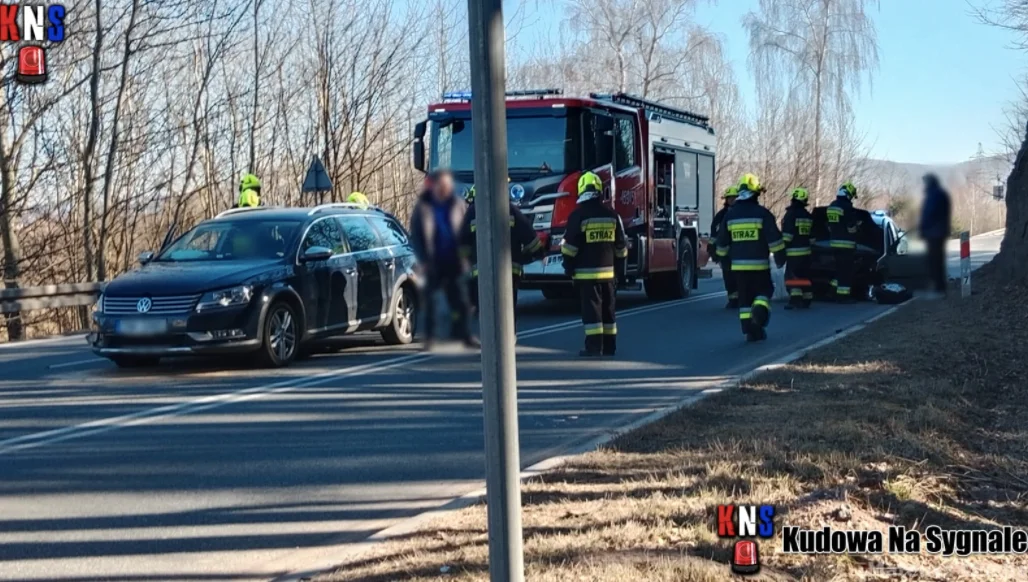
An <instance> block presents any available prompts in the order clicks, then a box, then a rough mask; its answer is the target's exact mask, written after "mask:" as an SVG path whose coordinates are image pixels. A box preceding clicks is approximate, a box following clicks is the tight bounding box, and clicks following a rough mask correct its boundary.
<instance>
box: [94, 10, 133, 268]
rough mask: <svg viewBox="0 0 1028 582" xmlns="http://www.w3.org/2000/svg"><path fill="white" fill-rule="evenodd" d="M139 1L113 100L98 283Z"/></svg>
mask: <svg viewBox="0 0 1028 582" xmlns="http://www.w3.org/2000/svg"><path fill="white" fill-rule="evenodd" d="M139 2H140V0H133V2H132V13H131V15H130V16H129V23H128V28H127V29H126V30H125V50H124V52H123V53H122V58H121V78H120V79H119V80H118V94H117V96H116V97H115V99H114V117H113V118H112V119H111V142H110V144H109V146H108V149H107V165H106V168H105V170H104V185H103V198H102V200H103V208H102V212H101V214H100V241H99V242H100V244H99V245H97V246H98V247H99V248H98V250H97V254H96V277H97V280H98V281H106V280H107V257H106V255H105V253H106V252H107V219H108V213H109V212H110V202H111V184H112V183H113V182H114V159H115V157H116V156H117V154H118V122H119V121H120V117H121V106H122V102H123V100H124V98H125V87H126V86H127V85H128V72H129V59H130V58H131V57H132V33H133V31H134V30H135V27H136V16H137V15H138V14H139Z"/></svg>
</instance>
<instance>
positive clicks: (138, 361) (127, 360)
mask: <svg viewBox="0 0 1028 582" xmlns="http://www.w3.org/2000/svg"><path fill="white" fill-rule="evenodd" d="M111 361H112V362H114V365H115V366H118V367H119V368H126V369H129V368H150V367H153V366H156V365H157V364H159V363H160V361H161V359H160V358H158V357H155V356H111Z"/></svg>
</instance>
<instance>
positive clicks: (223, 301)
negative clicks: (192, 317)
mask: <svg viewBox="0 0 1028 582" xmlns="http://www.w3.org/2000/svg"><path fill="white" fill-rule="evenodd" d="M251 299H253V287H251V286H249V285H239V286H238V287H230V288H228V289H222V290H220V291H211V292H210V293H205V294H204V296H203V297H201V298H200V302H199V303H197V304H196V310H197V311H204V310H207V309H219V308H222V307H235V306H239V305H246V304H248V303H250V300H251Z"/></svg>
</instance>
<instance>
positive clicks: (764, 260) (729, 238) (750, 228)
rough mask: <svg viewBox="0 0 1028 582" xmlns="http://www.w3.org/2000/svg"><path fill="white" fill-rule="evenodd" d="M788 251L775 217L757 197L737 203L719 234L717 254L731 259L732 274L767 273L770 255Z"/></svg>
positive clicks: (730, 209) (729, 210)
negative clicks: (747, 272) (741, 272)
mask: <svg viewBox="0 0 1028 582" xmlns="http://www.w3.org/2000/svg"><path fill="white" fill-rule="evenodd" d="M784 250H785V242H783V241H782V233H781V231H779V230H778V225H777V224H775V217H774V216H773V215H772V214H771V212H769V211H768V209H767V208H764V207H763V206H761V205H760V204H759V203H758V202H757V199H756V198H750V199H747V200H738V201H736V202H735V204H733V205H732V207H731V208H729V209H728V213H727V214H726V215H725V222H724V224H723V225H722V228H721V229H720V230H719V231H718V235H717V254H718V256H719V257H729V258H730V259H731V261H732V270H733V271H767V270H770V269H771V262H770V260H769V258H768V257H769V255H770V254H771V253H775V254H776V255H777V254H779V253H782V252H783V251H784Z"/></svg>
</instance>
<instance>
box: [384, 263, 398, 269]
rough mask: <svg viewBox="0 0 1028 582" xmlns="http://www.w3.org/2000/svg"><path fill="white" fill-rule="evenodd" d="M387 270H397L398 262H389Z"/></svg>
mask: <svg viewBox="0 0 1028 582" xmlns="http://www.w3.org/2000/svg"><path fill="white" fill-rule="evenodd" d="M386 268H388V269H395V268H396V262H395V261H388V262H386Z"/></svg>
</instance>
